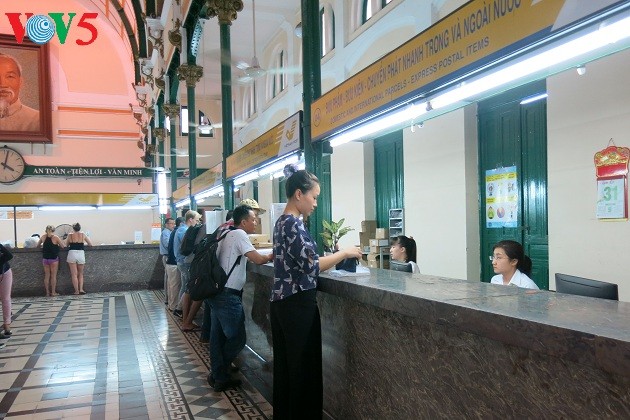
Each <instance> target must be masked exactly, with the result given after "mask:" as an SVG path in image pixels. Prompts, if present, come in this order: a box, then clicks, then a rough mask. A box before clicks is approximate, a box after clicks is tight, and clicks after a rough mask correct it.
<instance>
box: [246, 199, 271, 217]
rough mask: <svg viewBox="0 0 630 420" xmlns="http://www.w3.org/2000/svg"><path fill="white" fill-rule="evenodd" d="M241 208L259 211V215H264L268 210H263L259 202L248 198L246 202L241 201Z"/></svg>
mask: <svg viewBox="0 0 630 420" xmlns="http://www.w3.org/2000/svg"><path fill="white" fill-rule="evenodd" d="M239 205H240V206H243V205H245V206H249V207H251V208H252V209H254V210H258V214H263V213H265V212H266V211H267V210H265V209H263V208H261V207H260V206H259V205H258V201H256V200H254V199H253V198H246V199H245V200H243V201H241V204H239Z"/></svg>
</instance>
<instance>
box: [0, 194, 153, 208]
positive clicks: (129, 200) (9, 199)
mask: <svg viewBox="0 0 630 420" xmlns="http://www.w3.org/2000/svg"><path fill="white" fill-rule="evenodd" d="M157 204H158V199H157V194H108V193H32V194H31V193H28V194H15V193H6V194H0V206H55V205H65V206H72V205H84V206H103V205H118V206H125V205H128V206H139V205H142V206H157Z"/></svg>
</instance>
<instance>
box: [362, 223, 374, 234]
mask: <svg viewBox="0 0 630 420" xmlns="http://www.w3.org/2000/svg"><path fill="white" fill-rule="evenodd" d="M375 231H376V220H364V221H362V222H361V232H375ZM370 236H372V235H370Z"/></svg>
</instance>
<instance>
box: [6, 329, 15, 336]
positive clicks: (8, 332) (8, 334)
mask: <svg viewBox="0 0 630 420" xmlns="http://www.w3.org/2000/svg"><path fill="white" fill-rule="evenodd" d="M4 335H6V336H7V337H11V335H13V333H12V332H11V330H4Z"/></svg>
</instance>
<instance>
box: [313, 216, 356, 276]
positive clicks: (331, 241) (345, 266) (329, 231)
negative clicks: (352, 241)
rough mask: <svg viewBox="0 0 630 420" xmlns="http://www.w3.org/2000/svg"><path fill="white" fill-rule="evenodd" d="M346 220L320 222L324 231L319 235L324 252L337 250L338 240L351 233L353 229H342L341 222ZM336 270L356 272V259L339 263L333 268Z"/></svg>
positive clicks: (347, 227)
mask: <svg viewBox="0 0 630 420" xmlns="http://www.w3.org/2000/svg"><path fill="white" fill-rule="evenodd" d="M345 220H346V219H341V220H339V221H338V222H334V221H330V222H329V221H328V220H322V224H323V226H324V231H323V232H322V233H321V235H322V242H323V244H324V251H325V252H329V253H333V252H336V251H337V250H338V245H339V239H341V237H342V236H343V235H345V234H346V233H348V232H350V231H353V230H354V229H353V228H351V227H349V226H346V227H343V222H345ZM335 268H336V269H337V270H346V271H352V272H354V271H356V269H357V259H356V258H350V259H345V260H343V261H341V262H340V263H339V264H337V265H336V267H335Z"/></svg>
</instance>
